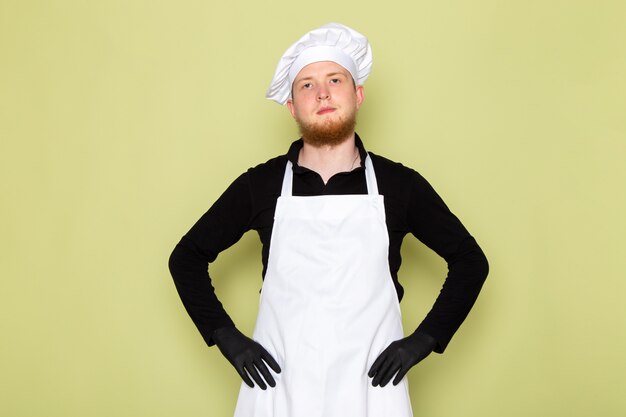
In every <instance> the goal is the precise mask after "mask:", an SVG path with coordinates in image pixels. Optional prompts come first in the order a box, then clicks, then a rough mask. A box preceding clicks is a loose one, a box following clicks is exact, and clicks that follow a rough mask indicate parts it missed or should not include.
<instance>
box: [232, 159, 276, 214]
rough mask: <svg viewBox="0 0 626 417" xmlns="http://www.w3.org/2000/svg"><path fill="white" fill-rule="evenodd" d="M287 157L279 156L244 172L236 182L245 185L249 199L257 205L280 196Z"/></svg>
mask: <svg viewBox="0 0 626 417" xmlns="http://www.w3.org/2000/svg"><path fill="white" fill-rule="evenodd" d="M286 164H287V156H286V155H280V156H276V157H274V158H272V159H269V160H267V161H265V162H263V163H260V164H258V165H256V166H254V167H252V168H249V169H248V170H247V171H246V172H244V173H243V174H242V175H241V176H240V177H239V178H238V179H237V181H240V182H241V183H245V186H246V188H247V189H248V192H249V193H250V197H251V198H252V200H253V201H256V202H257V203H258V202H260V201H263V200H264V199H266V198H268V197H269V198H276V197H277V196H278V195H280V189H281V185H282V179H283V176H284V174H285V167H286Z"/></svg>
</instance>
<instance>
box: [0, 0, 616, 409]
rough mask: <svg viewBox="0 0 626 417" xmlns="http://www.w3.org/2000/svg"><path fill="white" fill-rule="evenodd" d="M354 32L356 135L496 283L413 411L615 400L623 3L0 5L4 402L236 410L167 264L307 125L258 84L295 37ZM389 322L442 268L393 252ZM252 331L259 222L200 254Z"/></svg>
mask: <svg viewBox="0 0 626 417" xmlns="http://www.w3.org/2000/svg"><path fill="white" fill-rule="evenodd" d="M330 21H338V22H342V23H345V24H347V25H349V26H352V27H354V28H355V29H356V30H358V31H361V32H363V33H365V34H366V35H367V36H368V37H369V39H370V41H371V44H372V48H373V52H374V67H373V72H372V74H371V76H370V79H369V80H368V82H367V83H366V86H365V89H366V90H365V92H366V99H365V103H364V106H363V108H362V110H361V112H360V116H359V124H358V126H357V131H358V132H359V133H360V135H361V136H362V137H363V139H364V141H365V144H366V146H367V147H368V148H369V149H370V150H372V151H374V152H377V153H379V154H383V155H385V156H387V157H389V158H391V159H394V160H397V161H400V162H402V163H404V164H405V165H408V166H411V167H413V168H415V169H417V170H418V171H420V173H422V175H424V176H425V177H426V178H427V179H428V180H429V181H430V182H431V183H432V185H433V186H434V187H435V189H436V190H437V191H438V192H439V193H440V194H441V195H442V196H443V198H444V199H445V201H446V202H447V203H448V205H449V206H450V208H451V209H452V210H453V211H454V212H455V213H456V214H458V216H459V217H460V218H461V219H462V221H463V222H464V224H465V225H466V226H467V227H468V229H469V230H470V231H471V232H472V233H473V234H474V235H475V237H476V239H477V240H478V241H479V243H480V244H481V246H482V247H483V249H484V250H485V252H486V254H487V256H488V258H489V260H490V264H491V272H490V276H489V278H488V280H487V283H486V284H485V287H484V290H483V292H482V294H481V296H480V298H479V300H478V303H477V304H476V306H475V308H474V310H473V311H472V313H471V314H470V316H469V317H468V319H467V320H466V322H465V324H464V326H463V327H462V328H461V329H460V330H459V332H458V333H457V334H456V336H455V338H454V339H453V340H452V342H451V344H450V346H449V348H448V350H447V351H446V352H445V354H443V355H435V354H434V355H431V356H430V357H428V358H427V359H426V360H425V361H424V362H423V363H421V364H420V365H418V366H417V367H415V368H414V369H413V370H412V371H411V372H410V373H409V383H410V386H411V388H410V389H411V397H412V403H413V408H414V412H415V415H416V417H417V416H420V417H457V416H459V417H460V416H464V417H472V416H480V417H488V416H494V417H495V416H498V417H500V416H507V417H518V416H519V417H528V416H548V417H552V416H554V417H557V416H564V417H565V416H567V417H579V416H580V417H582V416H594V417H595V416H601V417H618V416H624V415H626V399H625V397H624V396H623V387H624V385H623V384H624V375H626V361H625V360H624V352H625V351H626V334H625V331H626V319H625V318H624V317H625V316H626V314H625V308H624V303H623V297H624V292H625V290H626V283H625V279H624V270H625V269H626V260H625V259H626V256H624V249H625V247H626V244H625V238H624V234H625V233H626V220H625V217H626V216H625V215H624V213H626V197H625V193H624V184H625V183H626V181H625V180H626V169H625V168H624V165H625V164H624V160H625V159H626V158H625V157H626V117H625V115H626V77H625V75H624V74H626V44H625V43H624V39H626V25H625V24H624V22H625V21H626V3H625V2H623V1H594V2H592V1H536V0H531V1H528V0H526V1H490V0H476V1H438V2H431V1H428V2H427V1H415V2H408V1H407V2H398V1H393V0H390V1H384V2H370V3H367V2H363V1H353V0H345V1H333V2H329V1H324V0H322V1H319V2H309V3H306V2H294V1H290V2H287V1H282V0H281V1H274V2H269V3H265V2H253V1H250V0H248V1H233V2H230V3H228V2H211V1H178V2H174V1H169V2H167V1H154V0H153V1H147V0H145V1H140V0H128V1H121V0H113V1H99V2H96V1H70V0H58V1H17V0H14V1H10V0H0V141H1V142H0V143H1V144H0V187H1V188H0V195H1V200H0V201H1V202H0V236H1V238H0V276H1V280H0V309H1V314H0V326H1V327H0V332H1V333H0V334H1V335H2V341H1V343H0V415H2V416H7V417H33V416H50V417H57V416H59V417H61V416H62V417H73V416H81V417H87V416H119V417H122V416H133V417H137V416H151V417H157V416H164V417H171V416H198V417H199V416H229V415H232V411H233V409H234V405H235V401H236V396H237V393H238V388H239V377H238V376H237V375H236V373H235V371H234V370H233V369H232V368H231V366H230V364H229V363H228V362H227V361H226V360H225V359H224V358H223V357H222V356H221V354H220V353H219V351H218V350H217V349H215V348H212V349H209V348H207V347H206V345H205V344H204V342H203V341H202V339H201V338H200V336H199V334H198V333H197V331H196V329H195V327H194V326H193V323H192V322H191V320H190V319H189V318H188V317H187V315H186V313H185V311H184V309H183V307H182V304H181V303H180V301H179V299H178V296H177V294H176V291H175V288H174V286H173V283H172V280H171V278H170V276H169V272H168V270H167V259H168V256H169V254H170V252H171V250H172V249H173V247H174V245H175V244H176V243H177V242H178V240H179V239H180V237H181V236H182V235H183V234H184V233H185V232H186V231H187V230H188V229H189V227H191V225H192V224H193V223H194V222H195V220H196V219H197V218H198V217H199V216H200V215H201V214H202V213H203V212H204V211H205V210H207V209H208V207H209V206H210V205H211V203H212V202H213V201H214V200H215V199H216V198H217V197H219V195H220V194H221V192H222V191H223V190H224V189H225V188H226V187H227V186H228V185H229V184H230V182H231V181H232V180H233V179H234V178H236V176H238V175H239V174H240V173H241V172H243V171H244V170H246V169H247V168H248V167H250V166H254V165H256V164H258V163H260V162H263V161H265V160H267V159H269V158H271V157H273V156H275V155H278V154H281V153H284V152H285V151H286V149H287V147H288V144H289V143H290V142H291V141H292V140H294V139H295V138H296V137H297V129H296V127H295V125H294V124H293V122H292V120H291V117H290V116H289V114H288V111H287V110H286V109H285V108H282V107H281V106H278V105H276V104H275V103H273V102H270V101H267V100H266V99H265V98H264V93H265V89H266V88H267V86H268V84H269V82H270V80H271V77H272V75H273V72H274V69H275V65H276V63H277V60H278V58H279V57H280V55H281V54H282V52H283V51H284V50H285V49H286V48H287V47H288V46H289V44H290V43H291V42H293V41H295V40H296V39H297V38H298V37H300V36H301V35H302V34H303V33H304V32H305V31H307V30H309V29H312V28H315V27H317V26H320V25H322V24H324V23H327V22H330ZM403 257H404V265H403V269H402V270H401V274H400V280H401V282H402V283H403V284H404V285H405V287H406V296H405V299H404V300H403V303H402V308H403V314H404V321H405V328H406V329H407V330H409V329H411V328H414V327H415V326H417V324H418V323H419V322H420V321H421V319H422V318H423V317H424V315H425V313H426V312H427V311H428V309H429V308H430V306H431V305H432V302H433V300H434V298H435V297H436V295H437V293H438V291H439V288H440V286H441V283H442V281H443V277H444V276H445V272H446V266H445V263H443V262H442V261H441V260H440V259H438V258H437V256H436V255H434V254H432V253H431V252H430V251H429V250H428V249H426V248H425V247H424V246H423V245H422V244H421V243H419V242H416V241H415V239H412V238H410V239H409V238H407V240H406V242H405V245H404V247H403ZM211 268H212V271H213V274H214V277H215V286H216V287H217V289H218V295H219V296H220V298H221V299H222V300H223V301H224V304H225V306H226V308H227V310H228V311H229V312H230V313H231V315H232V317H233V319H234V320H235V322H236V323H237V324H238V326H239V327H240V328H241V329H242V330H243V331H244V332H247V333H248V334H250V333H251V332H252V329H253V326H254V319H255V315H256V308H257V302H258V290H259V287H260V285H261V278H260V274H261V264H260V244H259V240H258V237H257V236H256V235H255V234H254V233H249V234H247V235H246V236H244V238H243V239H242V241H241V242H239V244H238V245H236V246H235V247H233V248H232V249H231V250H229V251H227V252H225V253H223V254H222V255H220V257H219V259H218V260H217V261H216V262H215V264H213V265H212V266H211Z"/></svg>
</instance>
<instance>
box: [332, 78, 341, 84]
mask: <svg viewBox="0 0 626 417" xmlns="http://www.w3.org/2000/svg"><path fill="white" fill-rule="evenodd" d="M340 82H341V80H340V79H339V78H332V79H331V80H330V83H331V84H339V83H340Z"/></svg>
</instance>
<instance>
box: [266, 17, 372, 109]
mask: <svg viewBox="0 0 626 417" xmlns="http://www.w3.org/2000/svg"><path fill="white" fill-rule="evenodd" d="M320 61H332V62H336V63H337V64H339V65H341V66H342V67H344V68H345V69H346V70H348V72H350V74H351V75H352V78H353V79H354V82H355V83H356V84H357V85H362V84H363V83H364V82H365V80H366V79H367V77H368V76H369V74H370V71H371V69H372V48H371V47H370V45H369V42H368V41H367V38H366V37H365V36H363V35H362V34H360V33H359V32H357V31H355V30H353V29H351V28H349V27H347V26H345V25H342V24H339V23H328V24H326V25H324V26H322V27H320V28H318V29H313V30H312V31H310V32H308V33H307V34H305V35H304V36H303V37H301V38H300V39H299V40H298V41H297V42H296V43H294V44H293V45H291V46H290V47H289V49H287V51H285V53H284V54H283V56H282V58H280V61H278V66H277V67H276V72H275V73H274V78H273V79H272V83H271V84H270V87H269V88H268V90H267V93H266V94H265V97H267V98H268V99H270V100H274V101H275V102H277V103H279V104H285V103H286V102H287V100H288V99H289V97H290V96H291V85H292V84H293V81H294V80H295V78H296V76H297V75H298V73H299V72H300V70H301V69H302V68H304V67H305V66H307V65H309V64H312V63H314V62H320Z"/></svg>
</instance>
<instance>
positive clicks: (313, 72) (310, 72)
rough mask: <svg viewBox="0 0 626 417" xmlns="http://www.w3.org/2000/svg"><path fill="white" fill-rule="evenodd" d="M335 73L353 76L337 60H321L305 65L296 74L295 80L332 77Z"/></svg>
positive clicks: (348, 76)
mask: <svg viewBox="0 0 626 417" xmlns="http://www.w3.org/2000/svg"><path fill="white" fill-rule="evenodd" d="M335 75H343V76H344V77H347V78H352V75H350V72H349V71H348V70H347V69H345V68H344V67H342V66H341V65H339V64H337V63H336V62H333V61H319V62H313V63H311V64H308V65H306V66H304V67H303V68H302V69H301V70H300V72H299V73H298V75H297V76H296V79H295V80H294V82H298V81H302V80H309V79H311V78H313V77H319V76H324V77H330V76H335Z"/></svg>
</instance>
